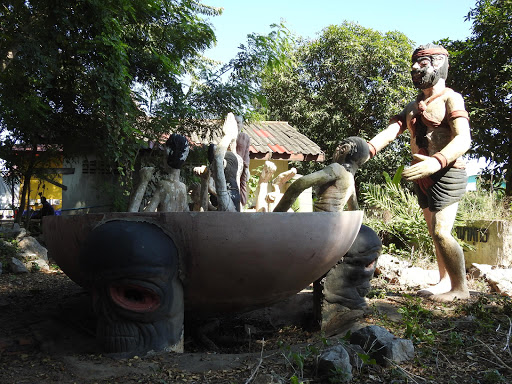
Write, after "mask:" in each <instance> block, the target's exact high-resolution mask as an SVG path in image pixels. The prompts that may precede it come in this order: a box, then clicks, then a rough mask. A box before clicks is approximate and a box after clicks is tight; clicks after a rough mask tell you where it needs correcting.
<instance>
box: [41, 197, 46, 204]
mask: <svg viewBox="0 0 512 384" xmlns="http://www.w3.org/2000/svg"><path fill="white" fill-rule="evenodd" d="M43 203H46V197H44V196H41V204H43Z"/></svg>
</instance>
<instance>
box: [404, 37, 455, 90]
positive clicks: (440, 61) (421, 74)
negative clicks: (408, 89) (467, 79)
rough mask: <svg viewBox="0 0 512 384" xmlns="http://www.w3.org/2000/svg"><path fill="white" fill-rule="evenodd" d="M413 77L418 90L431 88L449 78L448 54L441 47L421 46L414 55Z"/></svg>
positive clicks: (433, 45)
mask: <svg viewBox="0 0 512 384" xmlns="http://www.w3.org/2000/svg"><path fill="white" fill-rule="evenodd" d="M411 77H412V82H413V84H414V86H415V87H416V88H418V89H427V88H431V87H433V86H434V85H436V84H437V82H438V81H439V79H444V80H446V78H447V77H448V52H447V51H446V49H444V48H443V47H442V46H440V45H435V44H426V45H420V46H419V47H418V48H416V50H415V51H414V53H413V54H412V66H411Z"/></svg>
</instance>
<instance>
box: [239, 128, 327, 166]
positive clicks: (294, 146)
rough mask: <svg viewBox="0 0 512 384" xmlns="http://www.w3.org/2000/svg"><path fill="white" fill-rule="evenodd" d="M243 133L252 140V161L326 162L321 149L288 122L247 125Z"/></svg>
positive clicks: (250, 148)
mask: <svg viewBox="0 0 512 384" xmlns="http://www.w3.org/2000/svg"><path fill="white" fill-rule="evenodd" d="M243 132H245V133H247V134H248V135H249V136H250V138H251V146H250V147H249V150H250V156H251V159H265V160H268V159H276V160H278V159H281V160H299V161H324V160H325V154H324V152H323V151H322V150H321V149H320V147H319V146H318V145H317V144H315V143H314V142H313V141H311V140H310V139H309V138H307V137H306V136H304V135H303V134H302V133H300V132H299V131H297V129H295V128H294V127H292V126H291V125H290V124H288V122H286V121H256V122H251V123H245V124H244V129H243Z"/></svg>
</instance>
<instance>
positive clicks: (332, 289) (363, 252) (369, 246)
mask: <svg viewBox="0 0 512 384" xmlns="http://www.w3.org/2000/svg"><path fill="white" fill-rule="evenodd" d="M381 250H382V242H381V240H380V238H379V236H378V235H377V234H376V233H375V232H374V231H373V230H372V229H371V228H369V227H367V226H365V225H362V226H361V229H360V230H359V234H358V235H357V237H356V239H355V241H354V243H353V244H352V246H351V247H350V249H349V250H348V252H347V254H346V255H345V256H344V257H343V259H341V260H340V261H339V262H338V264H336V266H335V267H334V268H332V269H331V270H330V271H329V272H328V273H327V275H326V277H325V281H324V298H325V300H326V301H328V302H329V303H337V304H341V305H343V306H345V307H347V308H350V309H357V308H361V307H365V306H366V300H365V296H366V295H367V294H368V292H369V291H370V289H371V286H370V279H371V278H372V277H373V273H374V272H375V268H376V267H377V259H378V257H379V256H380V252H381Z"/></svg>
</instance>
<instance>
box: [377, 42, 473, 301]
mask: <svg viewBox="0 0 512 384" xmlns="http://www.w3.org/2000/svg"><path fill="white" fill-rule="evenodd" d="M411 76H412V82H413V83H414V85H415V86H416V88H418V89H419V90H420V93H419V94H418V96H417V97H416V100H414V101H412V102H410V103H409V104H408V105H407V106H406V107H405V108H404V110H403V111H402V112H401V113H400V114H398V115H397V116H394V117H393V118H392V119H391V120H390V123H389V126H388V127H387V128H386V129H385V130H383V131H382V132H380V133H379V134H378V135H377V136H375V137H374V138H373V139H372V140H370V142H369V143H368V145H369V148H370V156H368V157H369V158H370V157H373V156H374V155H375V154H376V153H377V152H379V151H380V150H381V149H383V148H384V147H385V146H387V145H388V144H389V143H391V142H392V141H393V140H394V139H395V138H396V137H397V136H398V135H399V134H401V133H403V132H405V131H406V130H409V132H410V134H411V151H412V154H413V163H412V165H411V166H410V167H408V168H406V169H404V171H403V173H402V175H403V177H404V178H405V179H406V180H410V181H414V183H415V192H416V195H417V196H418V203H419V205H420V207H421V209H422V210H423V215H424V217H425V221H426V222H427V226H428V229H429V232H430V235H431V237H432V240H433V242H434V245H435V253H436V258H437V264H438V267H439V283H438V284H436V285H434V286H432V287H427V288H425V289H422V290H420V291H419V292H418V294H419V295H420V296H427V297H429V298H431V299H432V300H434V301H440V302H450V301H453V300H457V299H462V300H463V299H468V298H469V290H468V287H467V282H466V271H465V263H464V253H463V251H462V248H461V247H460V245H459V244H458V243H457V241H456V240H455V238H454V237H453V236H452V233H451V232H452V228H453V224H454V221H455V216H456V214H457V208H458V203H459V200H460V199H461V198H462V196H463V195H464V193H465V192H466V184H467V174H466V170H465V164H464V162H463V160H462V158H461V157H462V155H464V154H465V153H466V152H467V151H468V149H469V148H470V146H471V135H470V127H469V116H468V113H467V111H466V109H465V107H464V100H463V98H462V96H461V95H460V94H459V93H457V92H455V91H453V90H452V89H450V88H447V87H446V84H445V81H446V78H447V76H448V52H447V51H446V49H445V48H443V47H442V46H440V45H434V44H427V45H421V46H419V47H418V48H417V49H416V50H415V51H414V52H413V54H412V64H411Z"/></svg>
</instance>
